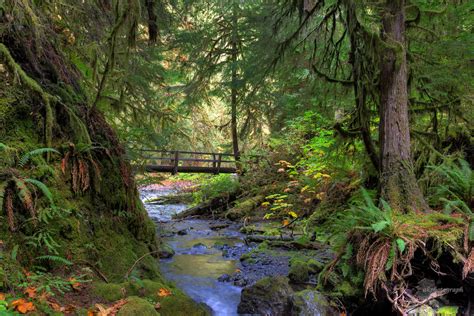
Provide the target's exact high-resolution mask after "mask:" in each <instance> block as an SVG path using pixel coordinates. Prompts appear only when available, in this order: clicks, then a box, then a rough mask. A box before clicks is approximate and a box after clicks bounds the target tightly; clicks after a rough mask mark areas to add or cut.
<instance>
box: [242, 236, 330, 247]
mask: <svg viewBox="0 0 474 316" xmlns="http://www.w3.org/2000/svg"><path fill="white" fill-rule="evenodd" d="M244 240H245V242H246V243H249V242H264V241H265V242H267V243H268V245H269V246H270V247H278V248H287V249H297V250H300V249H324V248H326V247H325V246H324V245H323V244H321V243H319V242H314V241H313V242H305V243H302V242H299V241H296V240H294V238H293V237H291V236H262V235H249V236H246V237H245V238H244Z"/></svg>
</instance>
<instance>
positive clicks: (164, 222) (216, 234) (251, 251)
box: [140, 185, 330, 315]
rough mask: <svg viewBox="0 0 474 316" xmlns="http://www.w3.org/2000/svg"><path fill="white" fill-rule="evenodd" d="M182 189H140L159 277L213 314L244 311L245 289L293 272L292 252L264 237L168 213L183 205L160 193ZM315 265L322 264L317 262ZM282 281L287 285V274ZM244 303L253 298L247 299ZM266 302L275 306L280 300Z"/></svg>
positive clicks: (322, 255) (223, 223)
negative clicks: (157, 246)
mask: <svg viewBox="0 0 474 316" xmlns="http://www.w3.org/2000/svg"><path fill="white" fill-rule="evenodd" d="M182 189H183V188H182V187H175V186H169V185H165V186H157V185H154V186H151V187H144V188H142V189H141V190H140V194H141V198H142V200H143V201H144V204H145V208H146V209H147V211H148V214H149V216H150V218H151V219H152V220H153V221H155V223H156V224H157V233H158V235H159V236H160V239H161V243H162V253H161V257H162V258H161V260H160V269H161V272H162V274H163V276H164V277H165V278H166V279H168V280H170V281H172V282H174V283H175V284H176V286H177V287H178V288H180V289H181V290H182V291H183V292H185V293H186V294H187V295H188V296H190V297H191V298H192V299H193V300H195V301H196V302H198V303H203V304H206V305H207V306H208V307H209V309H210V310H211V312H212V314H213V315H239V313H238V311H240V310H241V309H242V308H244V309H245V308H247V312H245V313H248V311H249V310H248V308H250V309H251V308H252V307H249V306H247V307H245V305H246V303H245V302H244V303H241V296H242V291H243V289H244V288H245V290H244V293H245V292H247V293H248V292H249V291H251V289H252V288H253V289H255V288H257V289H258V287H259V286H261V284H260V283H262V281H261V280H262V279H264V280H272V279H268V277H271V278H276V277H277V278H284V279H286V276H287V275H290V276H292V271H291V269H290V263H291V261H295V256H296V252H295V251H291V250H288V249H273V248H272V249H269V247H268V245H267V243H265V242H264V243H255V242H247V241H246V240H245V236H246V235H245V234H243V233H242V232H241V228H242V225H241V224H239V223H236V222H233V221H229V220H223V219H215V220H213V219H202V218H195V217H191V218H184V219H173V215H175V214H179V213H181V212H183V211H185V210H186V209H187V208H188V205H187V204H186V203H180V202H178V201H177V200H176V199H174V198H173V199H171V201H167V202H163V201H166V200H167V199H166V198H163V197H166V196H176V195H177V194H179V192H180V191H182ZM157 201H159V202H158V203H157ZM297 254H298V256H299V258H300V259H301V260H303V261H304V260H306V259H308V258H310V257H311V258H314V257H316V258H318V257H319V258H320V259H321V261H327V260H329V258H330V254H329V253H328V252H326V251H319V252H317V251H310V250H305V251H301V250H300V251H298V252H297ZM303 261H301V262H303ZM313 261H314V260H313ZM314 262H315V261H314ZM295 265H296V266H297V264H295ZM316 265H317V266H318V267H320V266H321V264H318V263H317V262H316ZM300 268H301V266H300ZM295 274H296V273H295V272H294V271H293V278H294V279H297V278H298V276H295ZM265 278H267V279H265ZM301 281H302V283H306V284H303V285H300V286H298V287H297V290H299V291H301V290H306V289H309V288H311V287H312V286H314V284H315V281H316V280H315V279H314V278H312V279H311V280H309V279H308V280H304V279H303V280H301ZM306 281H307V282H306ZM285 282H286V287H288V279H286V281H284V282H283V283H285ZM270 283H273V282H270ZM277 283H278V282H277ZM249 289H250V290H249ZM291 291H292V290H291ZM291 293H293V292H291ZM249 298H250V301H251V300H254V301H255V302H254V303H255V304H254V305H262V306H264V305H265V302H264V301H258V300H259V298H258V294H252V295H251V297H249ZM275 298H276V299H278V297H275ZM275 298H271V299H275ZM280 299H282V300H285V299H287V298H285V297H282V298H280ZM263 300H265V298H263ZM239 304H240V305H241V307H239ZM249 304H250V305H252V304H253V303H252V302H250V303H249V302H247V305H249ZM269 305H275V306H278V305H279V302H272V303H270V304H269ZM242 306H244V307H242ZM284 308H287V307H284ZM269 311H271V307H270V310H269ZM292 314H295V313H292ZM297 314H301V313H297ZM295 315H296V314H295ZM315 315H316V314H315ZM322 315H323V314H322Z"/></svg>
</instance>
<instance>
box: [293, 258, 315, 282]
mask: <svg viewBox="0 0 474 316" xmlns="http://www.w3.org/2000/svg"><path fill="white" fill-rule="evenodd" d="M309 275H310V268H309V265H308V264H307V263H306V262H303V261H295V262H293V263H292V264H291V267H290V272H289V273H288V277H289V278H290V281H291V282H293V283H305V282H308V280H309Z"/></svg>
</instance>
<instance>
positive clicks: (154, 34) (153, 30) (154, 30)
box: [145, 0, 158, 44]
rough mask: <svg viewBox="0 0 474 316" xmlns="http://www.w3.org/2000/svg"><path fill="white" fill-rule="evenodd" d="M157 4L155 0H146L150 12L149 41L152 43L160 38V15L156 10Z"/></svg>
mask: <svg viewBox="0 0 474 316" xmlns="http://www.w3.org/2000/svg"><path fill="white" fill-rule="evenodd" d="M155 4H156V3H155V0H145V5H146V9H147V12H148V41H149V42H150V44H155V43H156V41H157V39H158V23H157V19H158V17H157V15H156V12H155V7H156V5H155Z"/></svg>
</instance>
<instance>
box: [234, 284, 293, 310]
mask: <svg viewBox="0 0 474 316" xmlns="http://www.w3.org/2000/svg"><path fill="white" fill-rule="evenodd" d="M293 294H294V292H293V289H292V288H291V287H290V285H289V284H288V278H286V277H283V276H275V277H267V278H264V279H261V280H260V281H258V282H257V283H255V284H254V285H252V286H249V287H247V288H244V289H243V290H242V296H241V298H240V303H239V306H238V308H237V312H238V313H239V314H257V315H272V316H279V315H282V316H283V315H290V312H291V298H292V295H293Z"/></svg>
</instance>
